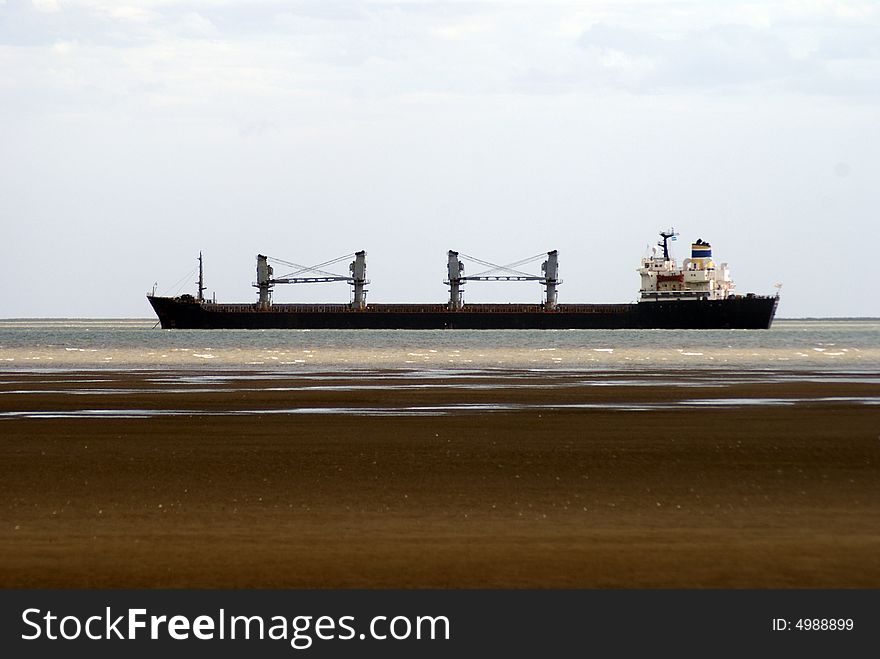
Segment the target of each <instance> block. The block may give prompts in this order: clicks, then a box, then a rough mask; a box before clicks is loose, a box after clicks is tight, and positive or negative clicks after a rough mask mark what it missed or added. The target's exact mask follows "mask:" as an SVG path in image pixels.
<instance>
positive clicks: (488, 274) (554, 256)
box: [443, 249, 562, 311]
mask: <svg viewBox="0 0 880 659" xmlns="http://www.w3.org/2000/svg"><path fill="white" fill-rule="evenodd" d="M459 256H461V257H463V258H465V259H468V260H469V261H474V262H475V263H479V264H480V265H484V266H487V267H488V268H489V269H488V270H484V271H483V272H479V273H477V274H475V275H463V274H462V273H463V272H464V264H463V263H462V262H461V261H460V260H459V258H458V257H459ZM544 256H545V254H544V253H541V254H537V255H535V256H530V257H528V258H525V259H521V260H519V261H515V262H513V263H508V264H507V265H498V264H496V263H490V262H489V261H483V260H482V259H478V258H476V257H474V256H468V255H467V254H460V253H459V252H455V251H453V250H449V252H448V253H447V257H448V261H447V278H446V279H445V280H444V281H443V283H444V284H447V285H448V286H449V308H450V309H451V310H459V309H461V308H462V307H463V306H464V301H463V300H462V290H461V287H462V286H463V285H464V284H465V283H466V282H469V281H539V282H542V283H543V285H544V288H545V291H546V292H545V296H544V309H545V310H546V311H554V310H555V309H556V298H557V294H556V287H557V286H559V284H561V283H562V280H560V279H559V260H558V256H559V253H558V252H557V251H556V250H555V249H554V250H553V251H551V252H546V257H547V260H546V261H544V262H543V263H542V264H541V271H542V272H543V273H544V274H543V275H533V274H531V273H528V272H523V271H522V270H517V269H516V268H518V267H519V266H522V265H525V264H527V263H531V262H534V261H537V260H539V259H541V258H544Z"/></svg>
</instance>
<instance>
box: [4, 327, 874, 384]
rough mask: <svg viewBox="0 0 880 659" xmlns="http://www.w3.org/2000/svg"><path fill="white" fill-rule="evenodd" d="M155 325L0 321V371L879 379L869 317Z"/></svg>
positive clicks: (872, 330) (872, 328)
mask: <svg viewBox="0 0 880 659" xmlns="http://www.w3.org/2000/svg"><path fill="white" fill-rule="evenodd" d="M155 324H156V323H155V320H149V319H130V320H101V319H57V320H55V319H52V320H28V319H25V320H0V370H4V371H15V370H61V371H64V370H91V369H120V370H129V369H197V370H205V369H212V370H213V369H216V370H227V369H232V370H239V369H240V370H259V371H264V370H270V369H271V370H276V371H278V372H318V371H333V370H341V371H347V370H360V369H403V370H408V371H425V372H436V371H438V370H463V369H475V370H480V369H505V370H506V369H528V370H545V369H552V370H568V371H578V370H587V371H588V370H624V371H626V370H656V369H687V370H691V369H693V370H697V369H730V370H743V369H744V370H772V371H798V370H809V371H824V370H828V371H854V372H866V373H867V372H877V371H880V319H872V320H777V321H776V322H774V324H773V327H772V328H771V329H770V330H437V331H411V330H162V329H159V328H156V327H155Z"/></svg>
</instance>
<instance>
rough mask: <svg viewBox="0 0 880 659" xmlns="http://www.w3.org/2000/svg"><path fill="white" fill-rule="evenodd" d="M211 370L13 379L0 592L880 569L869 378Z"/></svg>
mask: <svg viewBox="0 0 880 659" xmlns="http://www.w3.org/2000/svg"><path fill="white" fill-rule="evenodd" d="M206 375H208V374H207V373H205V372H193V371H190V372H182V373H160V372H140V373H133V374H123V373H119V372H101V371H98V372H91V373H90V372H83V373H70V372H67V373H56V374H52V373H21V372H6V373H0V494H2V503H0V586H3V587H63V588H67V587H294V588H302V587H319V588H323V587H406V588H410V587H453V588H462V587H464V588H484V587H514V588H518V587H539V588H540V587H574V588H585V587H587V588H589V587H615V588H617V587H624V588H634V587H649V588H652V587H697V588H700V587H735V588H740V587H743V588H744V587H757V588H767V587H843V588H849V587H873V588H877V587H880V405H877V404H876V402H877V399H878V397H880V378H878V374H861V375H858V376H855V377H836V376H828V374H821V375H815V374H808V373H804V374H788V375H787V376H786V377H783V378H776V379H774V378H773V377H772V376H768V375H767V374H759V375H750V374H731V373H708V372H707V373H703V374H697V375H694V374H692V373H691V374H685V373H669V372H657V373H653V374H651V373H647V374H646V373H639V376H638V379H632V378H630V377H628V376H627V375H626V374H624V373H621V372H619V371H618V372H616V373H613V374H611V373H594V374H583V373H581V374H572V373H557V374H552V373H543V374H526V373H516V372H497V373H490V374H485V373H484V374H473V375H468V376H455V375H449V374H442V373H438V374H436V375H433V376H431V375H423V376H420V377H414V376H401V374H400V373H379V372H374V373H370V374H351V373H349V374H345V373H339V374H325V375H322V376H306V375H289V376H271V377H270V376H264V375H262V374H259V373H254V374H250V375H248V374H242V373H237V374H223V373H218V374H217V377H216V378H205V377H204V376H206ZM681 385H687V386H681ZM16 392H18V393H16ZM89 392H91V393H89ZM713 401H714V402H713ZM872 401H873V402H872ZM321 408H323V411H322V409H321ZM47 412H51V414H48V415H47ZM29 414H30V415H29ZM138 414H140V416H137V415H138Z"/></svg>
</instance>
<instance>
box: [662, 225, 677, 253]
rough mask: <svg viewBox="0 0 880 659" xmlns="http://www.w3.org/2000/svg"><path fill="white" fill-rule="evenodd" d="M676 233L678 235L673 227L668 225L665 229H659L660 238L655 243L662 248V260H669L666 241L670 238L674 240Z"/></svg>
mask: <svg viewBox="0 0 880 659" xmlns="http://www.w3.org/2000/svg"><path fill="white" fill-rule="evenodd" d="M677 235H678V233H677V232H676V231H675V229H673V228H672V227H670V228H669V229H668V230H667V231H661V232H660V238H661V240H660V242H658V243H657V246H658V247H662V248H663V260H664V261H668V260H669V245H668V242H669V240H670V239H672V240H675V237H676V236H677Z"/></svg>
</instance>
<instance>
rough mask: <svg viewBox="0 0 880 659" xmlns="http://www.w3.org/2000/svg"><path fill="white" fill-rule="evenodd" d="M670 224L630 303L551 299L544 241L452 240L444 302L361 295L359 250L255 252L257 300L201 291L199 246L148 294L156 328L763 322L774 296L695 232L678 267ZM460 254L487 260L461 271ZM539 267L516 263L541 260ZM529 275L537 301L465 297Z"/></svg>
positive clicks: (554, 260)
mask: <svg viewBox="0 0 880 659" xmlns="http://www.w3.org/2000/svg"><path fill="white" fill-rule="evenodd" d="M677 235H678V234H676V232H675V231H674V230H673V229H670V230H668V231H663V232H661V233H660V238H661V240H660V242H659V243H658V244H657V247H659V248H660V250H659V251H658V249H657V247H655V248H654V249H653V252H652V253H651V254H650V255H649V256H647V257H645V258H643V259H642V262H641V267H640V268H639V269H638V272H639V274H640V276H641V288H640V291H639V300H638V302H636V303H629V304H561V303H559V301H558V287H559V286H560V285H561V284H562V280H561V279H559V253H558V252H557V251H556V250H552V251H549V252H546V253H542V254H539V255H537V256H534V257H530V258H528V259H522V260H520V261H516V262H514V263H510V264H507V265H497V264H494V263H490V262H488V261H483V260H481V259H477V258H474V257H468V256H467V255H464V254H461V253H460V252H456V251H453V250H450V251H448V252H447V255H446V256H447V263H446V275H447V276H446V279H444V281H443V283H444V284H446V285H447V286H449V298H448V300H447V302H446V303H445V304H442V303H430V304H368V303H367V299H366V293H367V288H366V286H367V284H369V283H370V282H369V280H368V279H367V261H366V252H365V251H359V252H355V253H354V254H349V255H346V256H342V257H339V258H337V259H333V260H331V261H326V262H324V263H320V264H318V265H315V266H302V265H298V264H296V263H291V262H289V261H282V260H280V259H274V262H275V263H276V264H280V265H284V266H287V267H290V268H292V271H291V272H290V273H288V274H286V275H284V276H281V277H276V276H275V268H274V267H273V265H271V264H270V263H269V261H270V258H269V257H267V256H265V255H262V254H260V255H258V256H257V278H256V281H255V282H254V287H255V288H256V289H257V301H256V302H254V303H243V304H223V303H217V302H216V301H208V300H205V299H204V295H203V293H204V290H205V286H204V278H203V269H202V258H201V254H199V281H198V294H197V296H196V297H194V296H192V295H181V296H178V297H163V296H157V295H155V293H153V294H151V295H148V296H147V299H148V300H149V302H150V304H151V305H152V306H153V309H154V310H155V311H156V314H157V315H158V317H159V321H160V323H161V324H162V327H163V328H191V329H214V328H219V329H222V328H229V329H239V328H240V329H251V328H254V329H256V328H259V329H273V328H277V329H322V328H323V329H655V328H656V329H726V328H741V329H766V328H769V327H770V324H771V323H772V322H773V317H774V315H775V313H776V307H777V305H778V302H779V296H778V293H777V295H776V296H772V297H771V296H760V295H755V294H753V293H749V294H747V295H738V294H737V293H736V292H735V289H734V285H733V282H732V281H731V278H730V272H729V270H728V267H727V264H726V263H722V264H720V265H716V264H715V262H714V260H713V259H712V246H711V245H710V244H709V243H708V242H704V241H703V240H702V239H699V240H697V241H696V242H694V243H692V244H691V255H690V258H687V259H685V260H684V261H683V262H682V264H681V266H680V267H679V266H678V264H677V263H676V260H675V259H674V258H673V257H672V256H671V254H670V252H669V241H670V240H674V239H675V238H676V236H677ZM352 257H353V260H352V261H351V263H350V264H349V267H348V271H349V273H348V274H347V275H343V274H337V273H334V272H331V271H329V270H327V268H329V267H330V266H332V265H333V264H335V263H338V262H341V261H345V260H348V259H349V258H352ZM461 258H464V259H466V260H470V261H473V262H475V263H477V264H480V265H482V266H485V267H487V268H488V269H487V270H484V271H480V272H478V273H476V274H473V275H466V274H465V266H464V263H463V262H462V260H461ZM541 259H543V262H542V263H541V274H535V273H530V272H527V271H524V270H522V269H521V268H522V267H524V266H525V265H526V264H527V263H530V262H533V261H537V260H541ZM478 281H480V282H512V281H526V282H529V281H533V282H538V283H540V284H541V286H542V288H543V296H542V300H541V302H540V303H538V304H467V303H465V300H464V293H463V287H464V285H465V284H466V283H468V282H478ZM328 282H346V283H348V284H349V285H350V286H351V298H350V301H349V302H348V303H347V304H345V303H327V304H276V303H274V302H273V300H272V292H273V289H274V287H275V286H277V285H280V284H311V283H328Z"/></svg>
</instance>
